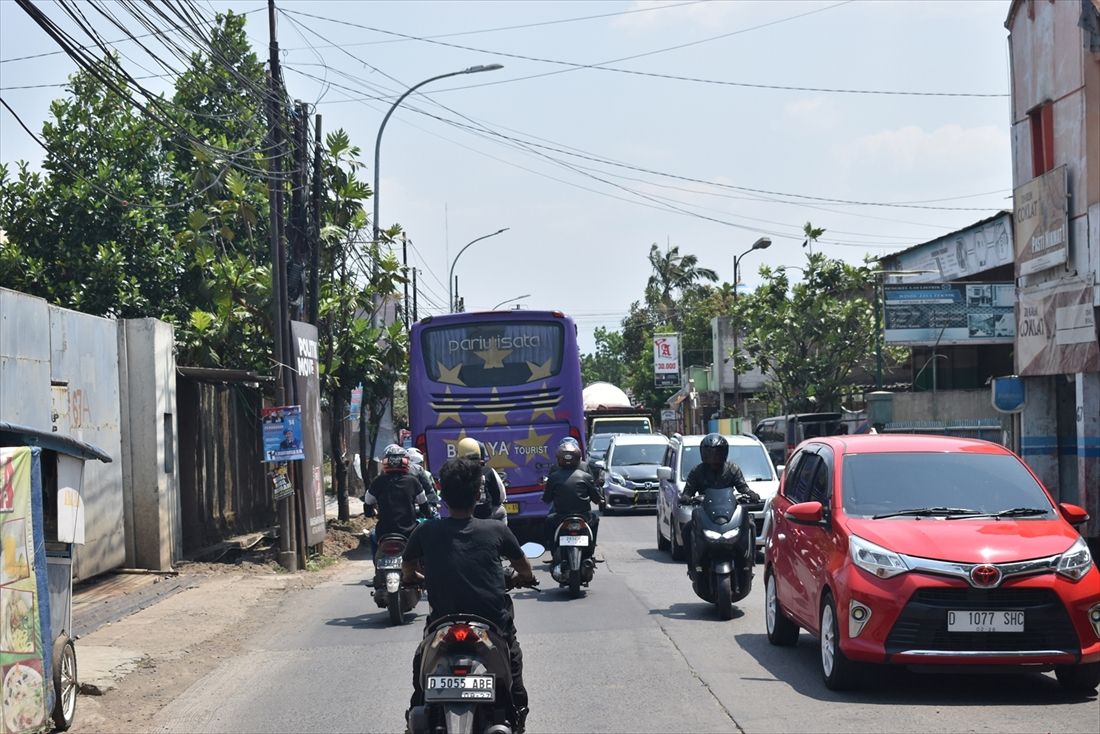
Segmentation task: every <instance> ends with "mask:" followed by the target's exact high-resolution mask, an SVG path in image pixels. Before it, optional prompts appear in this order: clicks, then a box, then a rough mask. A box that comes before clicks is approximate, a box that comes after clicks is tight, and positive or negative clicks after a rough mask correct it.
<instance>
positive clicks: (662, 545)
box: [657, 514, 671, 551]
mask: <svg viewBox="0 0 1100 734" xmlns="http://www.w3.org/2000/svg"><path fill="white" fill-rule="evenodd" d="M670 547H671V546H670V545H669V542H668V538H666V537H665V534H664V533H662V532H661V516H660V514H658V515H657V550H659V551H666V550H668V549H669V548H670Z"/></svg>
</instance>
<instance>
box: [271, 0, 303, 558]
mask: <svg viewBox="0 0 1100 734" xmlns="http://www.w3.org/2000/svg"><path fill="white" fill-rule="evenodd" d="M267 25H268V33H269V34H270V39H271V40H270V57H269V63H270V67H269V69H268V75H267V81H268V88H269V95H268V102H267V134H268V148H269V150H268V154H269V155H268V158H269V159H270V161H271V164H270V170H269V178H268V192H267V197H268V206H269V208H270V219H271V223H270V228H271V266H272V267H271V281H272V283H271V285H272V288H271V292H272V296H273V298H272V301H273V309H274V313H273V314H272V324H273V328H272V331H273V332H274V335H275V365H276V366H275V374H276V379H275V401H276V402H277V403H278V404H279V405H286V397H287V394H288V391H287V387H288V377H289V375H288V372H287V369H286V364H287V347H288V346H289V339H290V333H289V326H290V323H289V319H288V317H287V310H286V309H287V301H286V293H287V291H286V250H285V247H284V245H283V191H282V180H281V179H282V175H283V172H282V155H283V141H282V128H281V125H280V122H279V116H280V113H281V111H282V110H281V109H280V105H279V102H278V101H277V100H279V99H281V97H280V95H281V93H282V90H281V89H280V84H279V80H280V73H279V43H278V41H277V40H275V0H267ZM292 498H293V495H291V497H284V498H283V499H281V500H279V564H280V565H282V566H283V568H285V569H287V570H288V571H297V570H298V556H297V552H296V550H295V546H296V545H297V544H296V542H295V537H294V535H295V531H294V513H292V512H291V507H292V505H291V503H292V501H293V500H292Z"/></svg>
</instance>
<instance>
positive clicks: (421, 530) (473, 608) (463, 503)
mask: <svg viewBox="0 0 1100 734" xmlns="http://www.w3.org/2000/svg"><path fill="white" fill-rule="evenodd" d="M439 478H440V483H441V485H442V494H443V501H444V502H446V503H447V508H448V510H449V513H450V517H446V518H443V519H442V520H436V521H433V522H429V523H425V524H423V525H421V526H419V527H418V528H417V529H416V531H415V532H413V534H412V536H411V537H410V538H409V543H408V545H406V546H405V555H404V564H403V566H402V571H403V573H404V576H405V583H407V584H415V583H418V577H417V566H418V565H419V564H423V569H424V577H425V581H424V583H425V584H426V585H427V587H428V598H429V599H431V614H430V615H429V616H428V624H429V625H430V624H431V623H432V622H433V621H435V620H436V619H439V618H440V617H445V616H448V615H451V614H476V615H478V616H479V617H484V618H486V619H488V620H490V621H492V622H494V623H496V624H497V625H498V626H499V627H500V630H501V632H502V633H503V634H504V636H505V639H507V640H508V644H509V647H510V657H511V662H512V705H513V707H514V709H515V717H516V719H515V721H516V723H517V724H518V726H517V728H518V729H522V728H523V722H524V719H526V717H527V689H526V688H525V687H524V685H523V652H522V650H520V646H519V641H518V640H517V639H516V626H515V623H514V621H513V613H512V599H511V597H510V596H508V593H507V588H506V585H505V578H504V568H503V566H501V563H500V559H501V558H507V559H508V560H509V562H511V564H512V568H513V569H515V571H516V576H515V578H514V580H513V584H514V585H515V586H533V585H534V584H535V583H536V582H535V577H534V574H533V573H532V571H531V564H530V563H529V562H528V561H527V558H526V557H524V555H523V550H522V549H521V548H520V546H519V542H518V541H517V540H516V536H515V535H513V534H512V531H511V530H509V529H508V526H507V525H506V524H504V523H502V522H497V521H494V520H481V519H478V518H475V517H473V510H474V505H475V503H476V502H477V497H478V493H479V492H480V488H481V466H480V464H479V463H478V461H475V460H472V459H465V458H454V459H451V460H450V461H448V462H447V463H446V464H444V465H443V467H442V469H440V472H439ZM426 642H427V640H425V641H424V642H421V646H423V645H424V644H425V643H426ZM421 650H422V648H420V647H418V648H417V651H416V655H415V656H414V657H413V697H412V704H411V705H412V706H418V705H420V703H421V699H422V698H423V691H422V690H421V688H420V658H421Z"/></svg>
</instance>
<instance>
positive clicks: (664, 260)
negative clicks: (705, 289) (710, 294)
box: [646, 243, 718, 305]
mask: <svg viewBox="0 0 1100 734" xmlns="http://www.w3.org/2000/svg"><path fill="white" fill-rule="evenodd" d="M649 264H650V265H651V266H652V267H653V273H652V274H651V275H650V276H649V280H648V281H647V282H646V290H647V291H649V292H651V293H652V294H653V295H654V296H655V300H657V301H658V302H660V303H662V304H665V305H670V304H671V302H672V291H673V290H678V291H680V292H683V291H684V289H686V288H690V287H691V286H693V285H695V284H696V283H698V282H699V281H701V280H708V281H710V282H712V283H713V282H715V281H716V280H718V273H716V272H714V271H713V270H711V269H710V268H701V267H699V258H697V257H696V256H695V255H681V254H680V247H679V245H677V246H676V247H672V248H669V249H667V250H665V251H664V252H663V253H662V252H661V248H660V247H658V246H657V243H653V244H652V245H650V246H649Z"/></svg>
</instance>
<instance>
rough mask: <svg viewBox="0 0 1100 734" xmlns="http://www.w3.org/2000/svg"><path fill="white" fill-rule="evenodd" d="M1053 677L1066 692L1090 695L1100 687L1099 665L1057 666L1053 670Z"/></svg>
mask: <svg viewBox="0 0 1100 734" xmlns="http://www.w3.org/2000/svg"><path fill="white" fill-rule="evenodd" d="M1054 676H1055V677H1056V678H1057V679H1058V682H1059V683H1061V684H1062V688H1065V689H1066V690H1067V691H1073V692H1074V693H1091V692H1093V691H1095V690H1096V687H1097V686H1100V663H1084V664H1082V665H1059V666H1057V667H1056V668H1055V669H1054Z"/></svg>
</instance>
